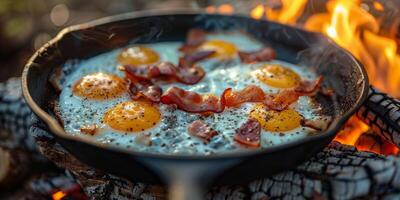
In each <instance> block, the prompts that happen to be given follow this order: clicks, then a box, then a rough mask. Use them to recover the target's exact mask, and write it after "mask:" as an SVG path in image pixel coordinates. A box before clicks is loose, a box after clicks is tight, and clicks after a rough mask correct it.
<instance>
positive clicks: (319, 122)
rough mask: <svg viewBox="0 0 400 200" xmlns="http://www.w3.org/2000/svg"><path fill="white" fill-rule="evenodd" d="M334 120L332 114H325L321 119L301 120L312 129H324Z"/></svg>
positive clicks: (303, 124) (302, 123) (301, 122)
mask: <svg viewBox="0 0 400 200" xmlns="http://www.w3.org/2000/svg"><path fill="white" fill-rule="evenodd" d="M331 122H332V117H330V116H325V117H321V118H320V119H313V120H311V119H302V120H301V121H300V124H301V125H302V126H305V127H309V128H312V129H315V130H317V131H323V130H326V129H327V128H328V126H329V124H330V123H331Z"/></svg>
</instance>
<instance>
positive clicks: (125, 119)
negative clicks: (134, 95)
mask: <svg viewBox="0 0 400 200" xmlns="http://www.w3.org/2000/svg"><path fill="white" fill-rule="evenodd" d="M160 118H161V114H160V111H159V110H158V108H156V107H154V106H153V105H152V104H151V103H147V102H143V101H127V102H122V103H120V104H117V105H116V106H114V107H112V108H110V109H109V110H107V111H106V113H105V114H104V116H103V121H104V122H105V123H106V124H108V125H109V126H110V127H111V128H113V129H115V130H118V131H124V132H139V131H144V130H146V129H149V128H151V127H153V126H155V125H156V124H157V123H158V122H159V121H160Z"/></svg>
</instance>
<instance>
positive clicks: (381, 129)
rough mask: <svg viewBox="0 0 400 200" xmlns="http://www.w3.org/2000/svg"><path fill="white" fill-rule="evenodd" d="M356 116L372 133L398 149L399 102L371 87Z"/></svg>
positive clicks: (399, 142) (399, 141) (399, 139)
mask: <svg viewBox="0 0 400 200" xmlns="http://www.w3.org/2000/svg"><path fill="white" fill-rule="evenodd" d="M357 116H358V117H359V118H360V119H361V120H362V121H364V122H365V123H366V124H368V125H369V126H370V127H371V129H372V131H373V132H375V133H377V134H379V135H380V136H382V137H383V138H385V139H386V140H388V141H390V142H391V143H393V144H394V145H396V146H397V147H400V101H398V100H396V99H394V98H392V97H390V96H388V95H387V94H384V93H381V92H380V91H378V90H377V89H375V88H373V87H371V88H370V90H369V94H368V99H367V101H366V102H365V103H364V105H363V106H362V107H361V108H360V110H359V111H358V112H357ZM388 123H389V124H388Z"/></svg>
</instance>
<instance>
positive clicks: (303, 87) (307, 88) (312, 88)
mask: <svg viewBox="0 0 400 200" xmlns="http://www.w3.org/2000/svg"><path fill="white" fill-rule="evenodd" d="M322 81H323V76H319V77H318V78H317V80H315V81H310V80H303V81H301V82H300V84H299V86H297V87H296V88H295V89H294V90H295V91H296V92H298V93H300V94H302V95H307V96H312V95H315V94H316V93H317V92H318V90H319V89H320V87H321V83H322Z"/></svg>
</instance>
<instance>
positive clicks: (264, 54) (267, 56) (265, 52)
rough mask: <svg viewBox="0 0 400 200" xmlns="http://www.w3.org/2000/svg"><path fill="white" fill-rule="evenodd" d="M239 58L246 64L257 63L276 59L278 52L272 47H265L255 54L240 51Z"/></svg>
mask: <svg viewBox="0 0 400 200" xmlns="http://www.w3.org/2000/svg"><path fill="white" fill-rule="evenodd" d="M238 54H239V58H240V60H241V61H242V62H244V63H255V62H262V61H269V60H272V59H275V58H276V52H275V50H274V49H272V48H270V47H264V48H262V49H260V50H258V51H254V52H243V51H239V52H238Z"/></svg>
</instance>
